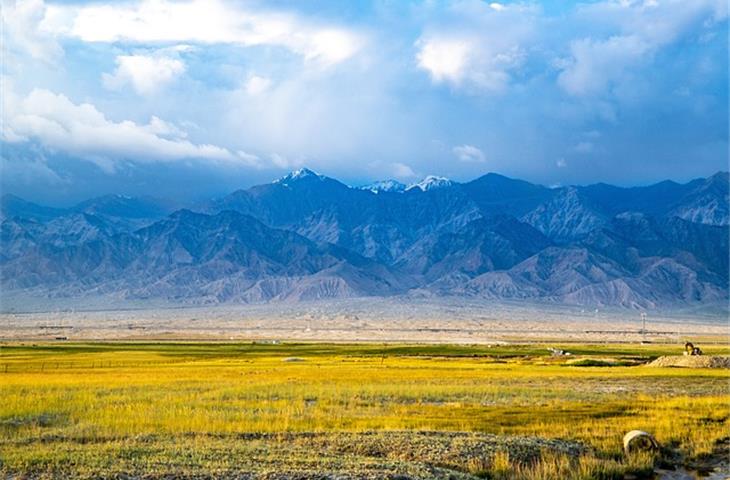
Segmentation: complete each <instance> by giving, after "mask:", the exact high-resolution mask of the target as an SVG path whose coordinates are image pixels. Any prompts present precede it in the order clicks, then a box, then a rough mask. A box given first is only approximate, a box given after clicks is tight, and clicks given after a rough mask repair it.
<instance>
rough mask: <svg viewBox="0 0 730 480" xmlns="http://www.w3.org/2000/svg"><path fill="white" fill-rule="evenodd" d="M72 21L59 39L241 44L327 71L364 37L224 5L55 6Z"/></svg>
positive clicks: (204, 1) (60, 29) (199, 0)
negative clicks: (282, 52) (277, 50)
mask: <svg viewBox="0 0 730 480" xmlns="http://www.w3.org/2000/svg"><path fill="white" fill-rule="evenodd" d="M53 8H54V9H56V10H60V11H63V12H65V14H64V15H59V16H63V17H65V18H71V21H70V22H67V23H66V24H61V25H56V28H57V32H56V33H58V34H63V35H67V36H71V37H76V38H79V39H81V40H83V41H85V42H106V43H116V42H133V43H168V42H191V43H202V44H216V43H225V44H238V45H242V46H257V45H271V46H279V47H283V48H286V49H288V50H290V51H292V52H295V53H297V54H299V55H302V56H303V57H304V58H305V59H307V60H310V61H314V62H317V63H319V64H321V65H324V66H329V65H333V64H336V63H339V62H341V61H343V60H346V59H348V58H350V57H351V56H353V55H354V54H355V53H356V52H357V51H358V50H359V49H360V48H361V46H362V44H363V36H362V35H361V34H360V33H358V32H355V31H353V30H350V29H346V28H342V27H336V26H330V25H320V24H319V23H315V22H312V21H310V20H309V19H307V18H304V17H302V16H299V15H296V14H293V13H281V12H265V11H256V10H253V9H250V10H247V9H246V8H243V7H242V6H241V5H240V4H231V3H225V2H223V1H221V0H190V1H180V2H175V1H170V0H141V1H138V2H133V3H121V2H120V3H111V4H105V5H100V4H90V5H83V6H77V5H55V6H54V7H53Z"/></svg>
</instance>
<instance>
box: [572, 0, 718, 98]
mask: <svg viewBox="0 0 730 480" xmlns="http://www.w3.org/2000/svg"><path fill="white" fill-rule="evenodd" d="M727 15H728V4H727V2H726V0H693V1H690V2H688V1H684V0H667V1H664V2H662V3H659V2H652V1H634V0H624V1H614V0H605V1H602V2H597V3H593V4H586V5H583V6H581V7H579V8H578V11H577V14H576V20H577V21H579V22H582V23H585V24H588V25H594V26H595V27H594V28H595V30H597V31H606V32H608V33H607V34H605V35H604V36H601V37H598V36H596V37H587V38H582V39H578V40H574V41H573V42H571V44H570V57H569V58H567V59H562V60H561V61H560V62H559V63H560V65H559V68H560V69H561V70H562V72H561V73H560V75H559V77H558V84H559V85H560V86H561V87H562V88H563V89H564V90H565V91H566V92H567V93H569V94H571V95H574V96H595V95H600V94H603V93H605V92H607V91H609V90H610V89H611V88H612V87H614V86H616V85H618V84H621V83H630V82H631V81H632V78H631V73H632V72H634V71H636V70H638V69H639V68H641V67H644V66H646V65H647V63H648V62H649V61H650V60H651V58H652V56H653V55H655V54H656V53H657V52H658V51H659V50H660V49H662V48H664V47H666V46H667V45H671V44H672V43H674V42H675V41H677V40H679V39H681V38H684V37H686V36H688V35H697V34H698V32H702V30H703V29H706V28H708V27H711V26H712V25H713V24H715V23H716V22H719V21H722V20H724V19H726V18H727Z"/></svg>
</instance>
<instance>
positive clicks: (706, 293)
mask: <svg viewBox="0 0 730 480" xmlns="http://www.w3.org/2000/svg"><path fill="white" fill-rule="evenodd" d="M728 181H729V180H728V174H727V173H725V172H721V173H718V174H716V175H713V176H712V177H709V178H707V179H697V180H694V181H691V182H689V183H686V184H678V183H674V182H669V181H666V182H661V183H658V184H655V185H651V186H647V187H633V188H621V187H614V186H611V185H606V184H597V185H590V186H585V187H581V186H576V187H574V186H569V187H562V188H553V189H550V188H546V187H543V186H540V185H534V184H531V183H529V182H525V181H521V180H515V179H510V178H507V177H503V176H501V175H496V174H488V175H485V176H483V177H480V178H478V179H476V180H473V181H471V182H468V183H457V182H453V181H450V180H447V179H444V178H441V177H433V176H429V177H426V178H425V179H424V180H423V181H421V182H418V183H416V184H413V185H410V186H408V187H406V186H405V185H404V184H401V183H398V182H395V181H384V182H376V183H374V184H372V185H368V186H365V187H358V188H352V187H349V186H347V185H345V184H343V183H341V182H339V181H337V180H335V179H332V178H329V177H326V176H323V175H319V174H317V173H315V172H313V171H311V170H308V169H300V170H297V171H295V172H292V173H290V174H289V175H286V176H284V177H282V178H280V179H279V180H276V181H274V182H272V183H269V184H265V185H258V186H255V187H252V188H249V189H247V190H238V191H236V192H233V193H231V194H230V195H227V196H225V197H223V198H219V199H216V200H211V201H210V202H207V203H205V204H204V205H202V206H201V207H200V208H197V209H196V210H198V213H194V212H192V211H189V210H179V211H176V212H174V213H173V212H172V209H173V206H172V205H171V204H170V203H169V202H165V201H161V200H155V199H149V198H129V197H123V196H117V195H115V196H105V197H100V198H96V199H92V200H89V201H87V202H83V203H81V204H79V205H77V206H75V207H72V208H69V209H55V208H50V207H43V206H40V205H36V204H33V203H30V202H26V201H24V200H22V199H20V198H18V197H12V196H7V195H6V196H5V197H3V198H2V204H1V206H2V211H1V213H2V218H3V221H2V225H1V229H0V242H1V245H2V251H1V252H0V273H1V277H0V280H1V281H2V283H1V286H2V295H3V296H12V295H14V294H22V295H24V296H25V297H27V296H33V295H36V296H44V297H48V296H66V297H79V298H83V297H84V296H95V295H108V296H113V297H115V298H129V299H146V298H148V299H166V300H171V301H177V302H181V303H219V302H254V301H268V300H301V299H314V298H336V297H350V296H369V295H378V296H385V295H408V294H409V293H412V294H414V295H424V294H427V295H460V296H476V297H484V298H494V299H504V298H510V299H529V300H540V301H550V302H559V303H569V304H581V305H587V306H599V305H613V306H622V307H632V308H638V307H641V308H652V307H658V306H662V307H670V306H674V305H693V304H709V303H712V304H715V303H717V304H722V303H726V302H727V299H728V286H727V285H728V249H729V248H730V247H729V245H728V244H729V241H728V237H729V236H730V235H729V229H728V225H729V224H730V221H729V213H728V201H729V200H728Z"/></svg>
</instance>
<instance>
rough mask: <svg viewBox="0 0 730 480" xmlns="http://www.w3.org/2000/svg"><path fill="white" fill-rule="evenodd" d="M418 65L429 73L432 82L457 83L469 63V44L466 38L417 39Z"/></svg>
mask: <svg viewBox="0 0 730 480" xmlns="http://www.w3.org/2000/svg"><path fill="white" fill-rule="evenodd" d="M418 47H419V48H420V50H419V52H418V54H417V55H416V59H417V60H418V66H419V67H421V68H422V69H424V70H427V71H428V72H429V73H430V74H431V78H432V79H433V81H434V82H436V83H440V82H451V83H454V84H459V83H460V82H461V80H462V78H463V77H464V71H465V69H466V67H467V65H468V63H469V55H470V51H471V45H470V43H469V42H468V41H466V40H461V39H449V38H431V39H428V40H425V39H422V40H419V43H418Z"/></svg>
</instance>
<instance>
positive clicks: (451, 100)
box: [0, 0, 728, 204]
mask: <svg viewBox="0 0 730 480" xmlns="http://www.w3.org/2000/svg"><path fill="white" fill-rule="evenodd" d="M2 6H3V10H2V21H3V61H2V77H1V80H2V108H3V110H2V120H3V122H2V132H1V133H2V153H1V155H0V162H1V163H0V167H1V170H0V172H1V173H2V189H3V193H15V194H18V195H21V196H24V197H27V198H31V199H35V200H38V201H45V202H51V203H57V204H63V203H72V202H74V201H77V200H80V199H83V198H87V197H89V196H93V195H99V194H103V193H124V194H132V195H140V194H152V195H159V196H170V197H177V198H179V199H181V200H190V199H199V198H203V197H206V196H209V195H220V194H224V193H226V192H229V191H231V190H233V189H235V188H240V187H245V186H249V185H252V184H256V183H261V182H266V181H270V180H271V179H272V178H276V177H278V176H281V175H282V174H284V173H285V172H286V171H288V170H291V169H294V168H298V167H300V166H308V167H310V168H312V169H315V170H317V171H320V172H322V173H325V174H327V175H330V176H334V177H336V178H339V179H341V180H343V181H346V182H350V183H353V184H361V183H366V182H368V181H371V180H376V179H384V178H395V179H398V180H401V181H403V182H406V183H407V182H410V181H416V180H418V179H419V178H420V177H423V176H425V175H427V174H436V175H442V176H447V177H450V178H453V179H456V180H469V179H472V178H474V177H477V176H479V175H482V174H484V173H486V172H490V171H493V172H498V173H502V174H505V175H509V176H514V177H519V178H524V179H527V180H530V181H534V182H539V183H543V184H546V185H556V184H572V183H582V184H585V183H593V182H599V181H603V182H609V183H617V184H623V185H635V184H644V183H649V182H653V181H657V180H661V179H666V178H670V179H675V180H678V181H684V180H687V179H690V178H694V177H698V176H706V175H709V174H711V173H714V172H715V171H717V170H726V169H727V162H728V156H727V155H728V153H727V152H728V46H727V45H728V44H727V42H728V6H727V2H726V1H725V0H600V1H594V2H584V3H571V2H567V1H557V0H555V1H545V2H534V3H528V2H506V1H505V2H488V1H486V2H485V1H471V0H464V1H451V2H449V1H422V2H418V1H412V2H408V1H395V0H376V1H372V2H368V1H354V2H342V1H317V2H304V1H268V2H257V1H252V2H228V1H225V0H206V1H203V0H192V1H190V0H182V1H170V0H141V1H115V2H105V1H103V0H102V1H94V2H87V3H82V2H79V3H74V2H66V1H64V2H52V1H47V2H45V3H44V2H43V1H40V0H27V1H18V2H12V1H7V0H3V3H2Z"/></svg>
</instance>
